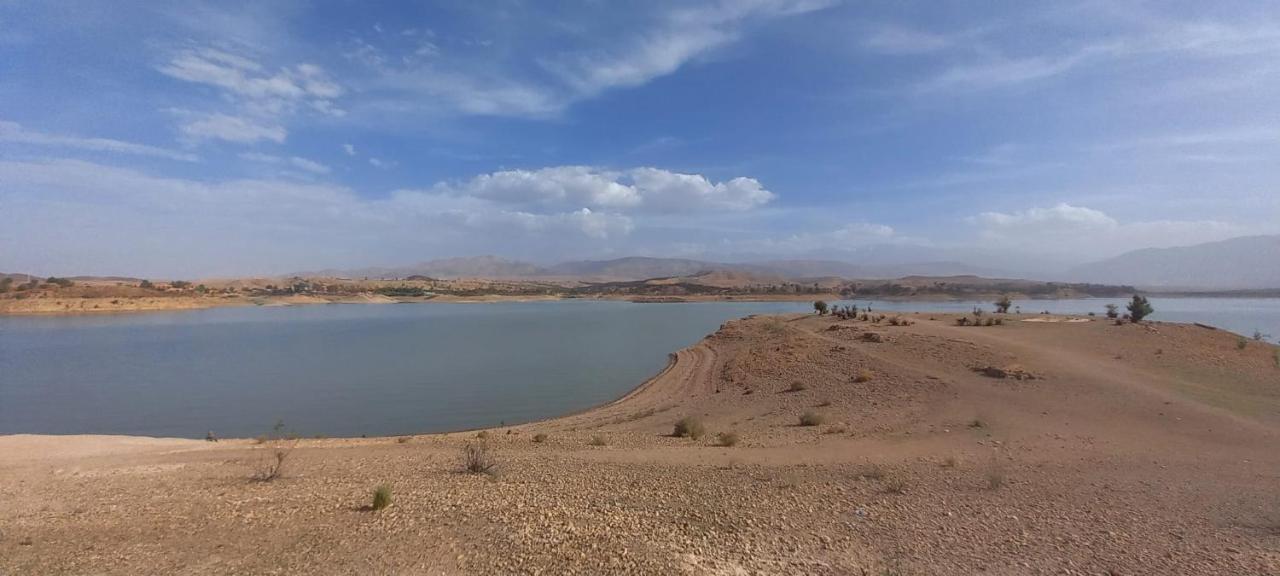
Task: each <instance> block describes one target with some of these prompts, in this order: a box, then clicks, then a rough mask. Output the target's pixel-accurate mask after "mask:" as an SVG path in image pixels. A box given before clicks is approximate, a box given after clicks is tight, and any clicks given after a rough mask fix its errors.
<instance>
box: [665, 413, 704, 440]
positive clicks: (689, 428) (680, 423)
mask: <svg viewBox="0 0 1280 576" xmlns="http://www.w3.org/2000/svg"><path fill="white" fill-rule="evenodd" d="M704 434H706V428H704V427H703V426H702V421H701V420H698V419H697V418H694V417H692V416H685V417H684V418H681V419H679V420H677V421H676V426H675V430H674V431H673V432H672V436H675V437H677V438H689V439H692V440H698V439H700V438H702V436H703V435H704Z"/></svg>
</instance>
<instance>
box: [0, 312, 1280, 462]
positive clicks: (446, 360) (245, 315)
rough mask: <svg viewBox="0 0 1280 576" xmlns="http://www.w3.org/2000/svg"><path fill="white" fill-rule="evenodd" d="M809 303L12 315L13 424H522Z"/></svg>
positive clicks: (8, 354)
mask: <svg viewBox="0 0 1280 576" xmlns="http://www.w3.org/2000/svg"><path fill="white" fill-rule="evenodd" d="M1108 302H1117V303H1120V302H1121V301H1120V300H1107V299H1088V300H1035V301H1028V300H1023V301H1020V302H1019V304H1021V305H1022V309H1023V313H1035V312H1040V311H1042V310H1049V311H1051V312H1054V313H1085V312H1089V311H1095V312H1098V313H1099V314H1101V312H1102V311H1103V306H1104V305H1105V304H1106V303H1108ZM858 304H859V305H861V306H866V305H867V304H868V301H865V300H864V301H859V302H858ZM1152 304H1153V305H1154V306H1155V308H1156V314H1155V315H1154V316H1153V317H1152V319H1153V320H1166V321H1175V322H1201V323H1205V324H1211V325H1215V326H1219V327H1221V328H1224V329H1228V330H1232V331H1235V332H1238V333H1241V334H1252V333H1253V331H1254V330H1261V331H1262V332H1264V333H1269V334H1277V335H1280V299H1208V298H1181V299H1154V300H1152ZM870 305H871V306H872V307H873V308H874V309H876V310H882V311H913V310H915V311H938V312H946V311H959V312H966V311H969V310H971V309H972V308H973V306H974V305H975V303H973V302H878V301H873V302H870ZM979 305H982V306H984V307H985V308H986V309H988V310H990V309H991V305H990V303H986V302H983V303H980V304H979ZM810 310H812V307H811V305H810V304H808V303H804V302H706V303H681V304H633V303H628V302H606V301H576V300H566V301H555V302H502V303H486V304H446V303H424V304H401V305H383V306H379V305H360V304H352V305H327V306H325V305H320V306H298V307H264V308H250V307H242V308H216V309H209V310H196V311H181V312H156V313H144V314H125V315H109V316H106V315H104V316H62V317H58V316H40V317H32V316H26V317H20V316H15V317H0V434H13V433H44V434H85V433H93V434H134V435H144V436H173V437H188V438H200V437H203V436H204V435H205V433H206V432H207V431H213V432H215V433H216V434H218V435H220V436H223V437H252V436H257V435H261V434H267V433H270V432H272V428H273V426H274V425H275V424H276V423H277V422H283V425H284V426H283V431H284V432H291V433H296V434H299V435H302V436H313V435H326V436H360V435H364V434H367V435H370V436H375V435H377V436H383V435H399V434H412V433H420V432H439V431H446V430H460V429H466V428H475V427H482V426H496V425H499V424H501V423H503V422H505V423H507V424H514V423H518V422H526V421H530V420H536V419H540V418H547V417H552V416H557V415H561V414H565V413H568V412H573V411H576V410H582V409H585V408H589V407H591V406H595V405H598V404H602V403H604V402H608V401H610V400H613V399H615V398H618V397H619V396H621V395H623V394H625V393H626V392H627V391H628V390H630V389H632V388H634V387H635V386H637V385H638V384H640V383H641V382H643V381H644V380H645V379H646V378H648V377H650V376H652V375H653V374H655V373H657V372H658V371H659V370H661V369H662V367H663V366H664V365H665V364H666V362H667V355H668V354H669V353H670V352H674V351H675V350H678V349H680V348H682V347H685V346H688V345H690V344H693V343H694V342H697V341H698V340H699V339H701V338H702V337H703V336H705V335H707V334H709V333H711V332H714V331H715V330H716V328H717V327H718V326H719V325H720V324H721V323H723V322H724V321H726V320H729V319H733V318H739V317H742V316H746V315H748V314H762V313H779V312H802V311H810Z"/></svg>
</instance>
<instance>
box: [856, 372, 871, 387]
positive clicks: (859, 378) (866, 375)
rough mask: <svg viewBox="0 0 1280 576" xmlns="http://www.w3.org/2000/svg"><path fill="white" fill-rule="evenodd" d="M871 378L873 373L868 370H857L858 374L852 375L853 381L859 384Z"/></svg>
mask: <svg viewBox="0 0 1280 576" xmlns="http://www.w3.org/2000/svg"><path fill="white" fill-rule="evenodd" d="M872 378H875V374H872V373H871V371H870V370H859V371H858V375H857V376H854V377H853V381H854V382H857V383H859V384H861V383H863V382H870V381H871V379H872Z"/></svg>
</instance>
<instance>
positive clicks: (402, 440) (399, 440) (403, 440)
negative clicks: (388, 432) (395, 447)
mask: <svg viewBox="0 0 1280 576" xmlns="http://www.w3.org/2000/svg"><path fill="white" fill-rule="evenodd" d="M396 443H397V444H408V443H409V437H408V436H401V437H399V438H396Z"/></svg>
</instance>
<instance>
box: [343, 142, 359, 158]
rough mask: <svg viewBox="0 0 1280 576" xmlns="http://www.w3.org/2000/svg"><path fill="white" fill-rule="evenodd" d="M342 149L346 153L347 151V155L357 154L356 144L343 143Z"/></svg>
mask: <svg viewBox="0 0 1280 576" xmlns="http://www.w3.org/2000/svg"><path fill="white" fill-rule="evenodd" d="M342 151H343V152H346V153H347V156H355V155H356V147H355V145H354V144H343V145H342Z"/></svg>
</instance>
